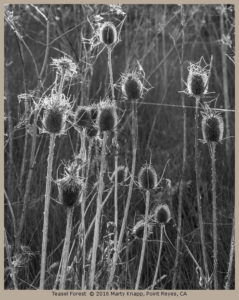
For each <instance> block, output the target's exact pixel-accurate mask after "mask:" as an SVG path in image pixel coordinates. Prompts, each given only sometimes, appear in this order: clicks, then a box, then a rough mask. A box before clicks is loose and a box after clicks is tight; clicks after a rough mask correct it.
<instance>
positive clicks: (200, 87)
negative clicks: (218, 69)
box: [187, 57, 209, 97]
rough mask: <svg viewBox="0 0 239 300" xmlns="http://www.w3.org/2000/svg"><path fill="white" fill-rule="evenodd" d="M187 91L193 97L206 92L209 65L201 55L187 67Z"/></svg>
mask: <svg viewBox="0 0 239 300" xmlns="http://www.w3.org/2000/svg"><path fill="white" fill-rule="evenodd" d="M188 71H189V73H188V78H187V93H188V94H189V95H191V96H194V97H199V96H202V95H204V94H206V93H207V90H208V76H209V65H208V64H206V62H205V60H204V58H203V57H201V58H200V60H199V61H198V62H196V63H191V62H190V65H189V67H188Z"/></svg>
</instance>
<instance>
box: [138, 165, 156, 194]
mask: <svg viewBox="0 0 239 300" xmlns="http://www.w3.org/2000/svg"><path fill="white" fill-rule="evenodd" d="M138 183H139V187H140V188H142V189H145V190H152V189H154V188H156V187H157V173H156V171H155V169H154V167H153V166H151V165H145V166H143V167H142V168H141V169H140V171H139V175H138Z"/></svg>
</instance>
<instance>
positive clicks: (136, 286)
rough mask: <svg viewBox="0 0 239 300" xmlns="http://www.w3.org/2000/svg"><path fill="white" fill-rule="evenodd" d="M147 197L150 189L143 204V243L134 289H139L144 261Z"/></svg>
mask: <svg viewBox="0 0 239 300" xmlns="http://www.w3.org/2000/svg"><path fill="white" fill-rule="evenodd" d="M149 199H150V191H146V206H145V217H144V235H143V244H142V249H141V254H140V262H139V268H138V274H137V279H136V284H135V290H138V289H139V284H140V279H141V274H142V270H143V263H144V254H145V248H146V242H147V236H148V234H147V231H148V214H149Z"/></svg>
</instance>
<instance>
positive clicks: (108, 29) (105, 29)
mask: <svg viewBox="0 0 239 300" xmlns="http://www.w3.org/2000/svg"><path fill="white" fill-rule="evenodd" d="M99 38H100V41H101V43H103V44H105V45H106V46H112V45H114V44H115V43H116V42H117V30H116V27H115V25H114V24H113V23H111V22H105V23H103V24H102V25H101V26H100V30H99Z"/></svg>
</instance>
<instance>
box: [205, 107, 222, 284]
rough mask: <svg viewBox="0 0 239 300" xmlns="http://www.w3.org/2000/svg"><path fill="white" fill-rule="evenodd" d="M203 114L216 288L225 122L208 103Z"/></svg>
mask: <svg viewBox="0 0 239 300" xmlns="http://www.w3.org/2000/svg"><path fill="white" fill-rule="evenodd" d="M201 114H202V123H201V127H202V135H203V140H202V141H203V143H206V144H207V145H208V149H209V153H210V158H211V166H212V173H211V176H212V222H213V270H214V271H213V278H214V289H218V237H217V236H218V234H217V194H216V182H217V178H216V175H217V173H216V145H217V144H218V143H221V142H222V140H223V132H224V122H223V119H222V117H221V115H220V114H219V113H218V112H216V111H214V110H212V109H211V108H210V107H209V106H208V105H207V104H206V105H205V107H204V111H203V112H201Z"/></svg>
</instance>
